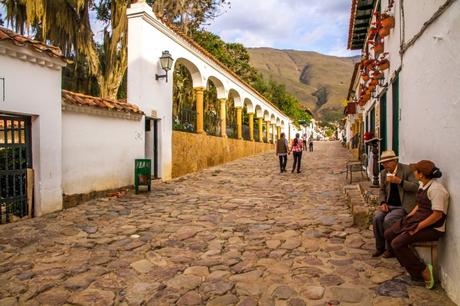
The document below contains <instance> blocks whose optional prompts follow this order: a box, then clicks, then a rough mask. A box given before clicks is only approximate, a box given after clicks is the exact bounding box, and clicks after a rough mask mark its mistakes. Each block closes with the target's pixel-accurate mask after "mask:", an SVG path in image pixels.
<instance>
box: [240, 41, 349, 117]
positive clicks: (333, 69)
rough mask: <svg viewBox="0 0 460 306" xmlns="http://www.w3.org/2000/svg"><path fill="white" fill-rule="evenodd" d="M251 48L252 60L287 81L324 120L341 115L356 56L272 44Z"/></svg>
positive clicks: (292, 91) (265, 71) (265, 72)
mask: <svg viewBox="0 0 460 306" xmlns="http://www.w3.org/2000/svg"><path fill="white" fill-rule="evenodd" d="M248 51H249V54H250V59H251V60H250V64H251V65H252V66H253V67H255V69H257V71H258V72H259V73H261V74H262V75H263V76H264V77H265V78H266V79H270V80H274V81H275V82H276V83H279V84H283V85H284V86H285V87H286V90H287V92H289V93H290V94H292V95H294V96H295V97H296V98H297V99H298V100H300V102H301V104H302V105H303V107H308V108H309V109H310V110H311V111H312V112H313V113H314V114H315V116H316V117H319V118H321V119H322V120H324V121H335V120H338V119H340V118H341V116H342V110H343V106H342V101H343V99H345V97H346V96H347V92H348V85H349V82H350V78H351V75H352V73H353V65H354V61H356V58H342V57H335V56H327V55H323V54H319V53H316V52H308V51H294V50H277V49H271V48H254V49H248Z"/></svg>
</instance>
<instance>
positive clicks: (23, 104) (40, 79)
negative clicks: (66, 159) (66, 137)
mask: <svg viewBox="0 0 460 306" xmlns="http://www.w3.org/2000/svg"><path fill="white" fill-rule="evenodd" d="M5 48H6V49H8V50H7V51H5V52H6V54H5V53H3V52H0V77H2V78H5V96H6V99H5V101H4V102H0V112H6V113H11V114H19V115H27V116H32V128H31V130H32V162H33V169H34V181H35V183H34V214H35V215H36V216H40V215H42V214H46V213H50V212H53V211H56V210H60V209H62V187H61V160H62V155H61V146H62V145H61V139H62V138H61V65H62V64H63V63H62V62H61V61H60V60H56V59H52V58H50V57H48V56H46V55H44V54H40V53H36V52H33V51H31V50H29V49H28V48H21V47H17V46H13V45H12V44H10V43H9V42H7V41H2V42H0V49H2V50H5ZM12 52H19V53H20V54H21V55H20V56H21V57H22V58H23V59H24V60H21V59H19V58H16V57H12V56H9V55H7V54H10V53H12ZM15 54H16V53H15ZM15 56H18V55H15ZM31 60H34V61H40V60H41V61H48V62H47V63H44V62H42V63H43V64H44V65H39V64H37V63H32V62H31ZM46 65H49V66H53V65H54V67H52V68H50V67H48V66H46Z"/></svg>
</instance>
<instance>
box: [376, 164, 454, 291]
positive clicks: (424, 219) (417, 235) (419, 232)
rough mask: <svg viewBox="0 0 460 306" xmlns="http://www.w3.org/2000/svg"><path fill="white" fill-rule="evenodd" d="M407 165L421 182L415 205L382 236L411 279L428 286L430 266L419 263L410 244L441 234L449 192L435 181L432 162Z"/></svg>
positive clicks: (436, 173) (430, 285) (436, 175)
mask: <svg viewBox="0 0 460 306" xmlns="http://www.w3.org/2000/svg"><path fill="white" fill-rule="evenodd" d="M409 166H410V167H411V169H412V170H413V171H414V172H415V178H416V179H417V180H419V181H420V182H421V184H420V187H419V190H418V192H417V195H416V203H417V206H415V208H414V209H413V210H412V211H411V212H410V213H409V214H408V215H407V216H406V217H405V218H404V219H402V220H401V222H396V223H395V224H393V225H392V226H391V227H390V228H389V229H387V230H386V231H385V239H386V240H387V241H388V244H389V245H390V246H391V249H392V251H393V253H394V254H395V255H396V258H397V259H398V261H399V263H400V264H401V265H402V266H403V267H404V268H406V270H407V272H409V274H410V275H411V277H412V279H414V280H417V279H422V278H423V280H424V281H425V286H426V287H427V288H428V289H432V288H433V286H434V278H433V267H432V265H431V264H425V263H423V262H422V261H421V260H420V259H419V257H418V256H417V255H416V254H415V253H414V250H413V249H412V248H411V247H410V244H412V243H414V242H419V241H434V240H438V239H439V238H440V237H441V236H442V235H443V234H444V232H445V230H446V227H445V226H446V225H445V221H446V215H447V208H448V204H449V193H448V192H447V190H446V189H445V188H444V186H443V185H441V183H439V182H437V181H436V178H440V177H441V176H442V173H441V171H440V170H439V169H438V168H437V167H436V166H435V164H434V163H433V162H432V161H429V160H421V161H419V162H418V163H416V164H412V165H409Z"/></svg>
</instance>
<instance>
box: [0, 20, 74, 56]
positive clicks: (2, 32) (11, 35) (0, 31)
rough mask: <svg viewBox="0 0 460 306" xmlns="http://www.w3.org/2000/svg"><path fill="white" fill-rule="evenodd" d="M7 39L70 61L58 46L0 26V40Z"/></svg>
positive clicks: (20, 45)
mask: <svg viewBox="0 0 460 306" xmlns="http://www.w3.org/2000/svg"><path fill="white" fill-rule="evenodd" d="M7 40H9V41H11V42H12V43H13V44H14V45H16V46H19V47H25V48H30V49H32V50H33V51H35V52H39V53H44V54H46V55H48V56H49V57H54V58H59V59H61V60H62V61H64V62H66V63H70V62H71V61H69V60H67V59H66V58H65V57H64V55H62V52H61V49H59V48H58V47H55V46H51V45H47V44H45V43H44V42H41V41H38V40H34V39H32V38H29V37H26V36H23V35H19V34H17V33H15V32H13V31H11V30H9V29H6V28H4V27H0V41H7Z"/></svg>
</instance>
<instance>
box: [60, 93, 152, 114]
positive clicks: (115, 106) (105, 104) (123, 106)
mask: <svg viewBox="0 0 460 306" xmlns="http://www.w3.org/2000/svg"><path fill="white" fill-rule="evenodd" d="M62 103H64V104H73V105H78V106H90V107H98V108H104V109H107V110H110V111H118V112H125V113H134V114H141V115H142V114H144V112H142V111H141V110H140V109H139V107H138V106H137V105H134V104H130V103H127V102H126V101H120V100H111V99H105V98H100V97H93V96H88V95H84V94H81V93H76V92H72V91H68V90H64V89H63V90H62Z"/></svg>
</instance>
